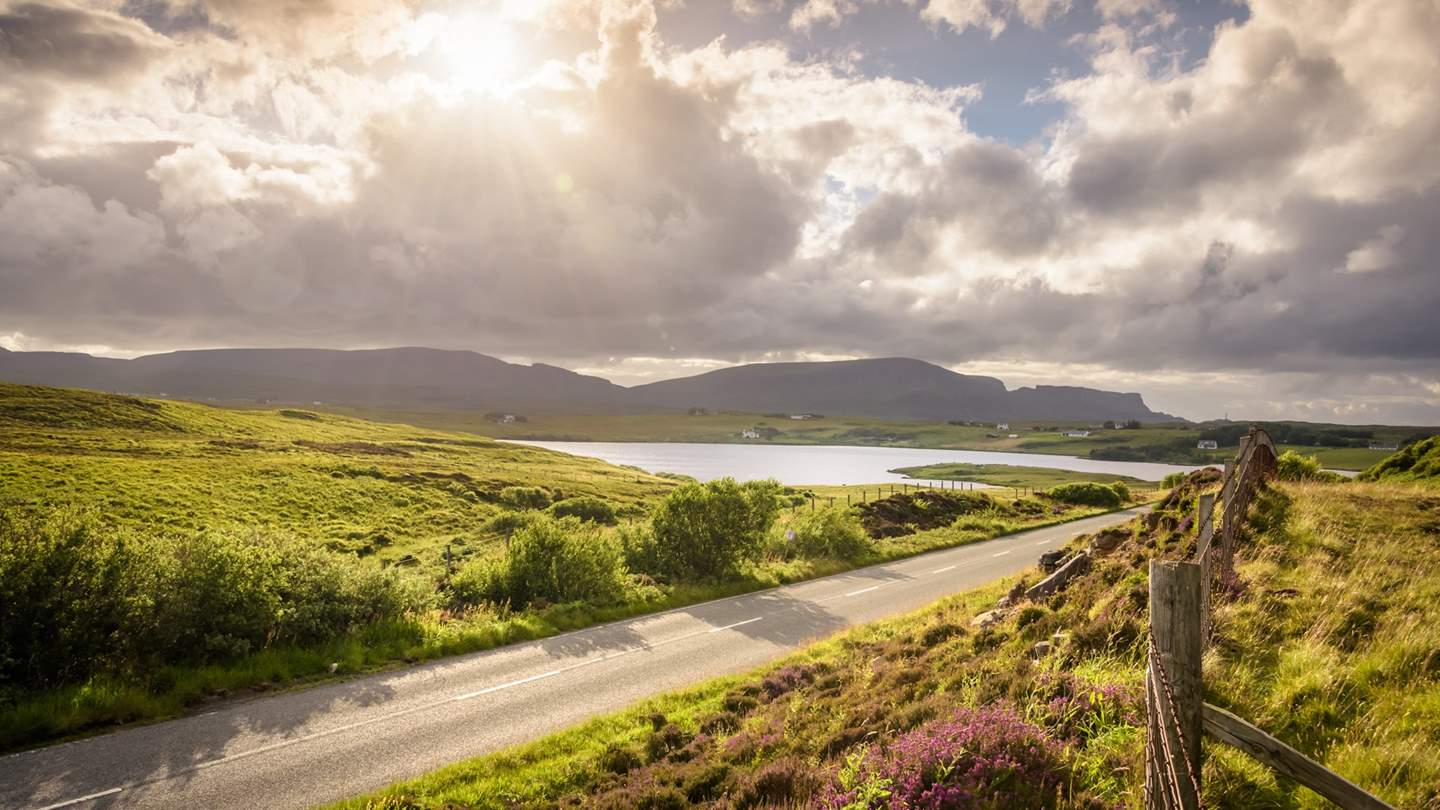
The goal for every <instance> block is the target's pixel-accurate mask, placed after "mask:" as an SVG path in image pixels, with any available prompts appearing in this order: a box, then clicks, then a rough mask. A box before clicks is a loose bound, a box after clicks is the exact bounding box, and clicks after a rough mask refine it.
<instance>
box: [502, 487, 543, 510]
mask: <svg viewBox="0 0 1440 810" xmlns="http://www.w3.org/2000/svg"><path fill="white" fill-rule="evenodd" d="M500 500H502V501H504V502H505V503H508V504H510V505H511V506H513V507H515V508H516V509H544V508H545V507H547V506H549V505H550V493H549V492H547V491H546V490H545V489H544V488H543V487H505V488H504V489H502V490H500Z"/></svg>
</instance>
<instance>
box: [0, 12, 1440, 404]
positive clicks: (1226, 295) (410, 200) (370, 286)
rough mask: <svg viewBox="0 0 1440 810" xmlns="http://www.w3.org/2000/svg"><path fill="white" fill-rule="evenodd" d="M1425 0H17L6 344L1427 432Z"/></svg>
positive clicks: (1432, 379) (1430, 191) (1435, 350)
mask: <svg viewBox="0 0 1440 810" xmlns="http://www.w3.org/2000/svg"><path fill="white" fill-rule="evenodd" d="M1436 42H1440V0H1254V2H1249V3H1242V2H1231V1H1230V0H1221V1H1220V2H1198V1H1197V0H704V2H702V1H701V0H685V2H679V0H467V1H465V2H461V1H460V0H434V1H433V2H432V1H431V0H89V1H88V2H86V1H84V0H67V1H65V2H59V1H56V2H15V0H0V122H3V126H0V347H5V348H9V349H12V350H51V349H58V350H78V351H90V352H93V353H98V354H105V355H111V356H133V355H136V354H141V353H148V352H155V351H168V350H173V349H181V348H202V347H227V346H316V347H331V348H369V347H380V346H396V345H424V346H434V347H440V348H457V349H473V350H476V351H481V352H484V353H487V354H492V355H495V356H499V357H503V358H505V359H509V360H515V361H521V362H537V361H543V362H550V363H554V364H557V365H562V366H565V367H569V368H574V369H577V370H582V371H585V372H587V373H593V374H598V375H601V376H605V377H607V378H610V379H612V380H615V381H616V382H619V383H622V384H633V383H638V382H645V381H650V380H655V379H663V378H666V377H672V376H678V375H682V374H688V373H694V372H697V371H703V370H708V369H712V368H717V367H721V366H725V365H729V364H733V363H739V362H759V361H775V360H806V359H822V360H823V359H842V358H853V357H882V356H910V357H918V358H921V359H925V360H929V361H931V362H935V363H939V364H941V365H944V366H947V367H949V368H952V369H954V370H956V371H960V372H965V373H981V374H989V375H993V376H997V377H999V378H1001V379H1002V380H1004V381H1005V382H1006V383H1007V384H1009V385H1010V386H1011V387H1012V388H1013V387H1016V386H1019V385H1033V384H1037V383H1050V384H1078V385H1088V386H1093V387H1100V388H1107V389H1112V390H1124V391H1139V392H1141V393H1142V394H1144V395H1145V397H1146V401H1147V402H1148V403H1149V404H1150V405H1151V406H1152V407H1154V408H1156V409H1158V410H1163V411H1167V412H1171V413H1175V414H1178V415H1182V416H1186V417H1189V418H1194V419H1205V418H1216V417H1221V416H1225V415H1229V416H1231V417H1234V418H1250V419H1261V418H1265V419H1268V418H1294V419H1308V420H1314V421H1335V422H1350V423H1368V422H1375V423H1408V424H1429V425H1435V424H1440V270H1437V259H1436V257H1437V256H1440V104H1436V103H1435V99H1436V98H1437V95H1440V49H1437V48H1436V47H1435V45H1434V43H1436Z"/></svg>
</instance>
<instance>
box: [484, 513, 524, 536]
mask: <svg viewBox="0 0 1440 810" xmlns="http://www.w3.org/2000/svg"><path fill="white" fill-rule="evenodd" d="M535 518H536V515H535V514H534V513H533V512H501V513H500V514H498V515H496V516H495V517H492V518H490V519H489V520H487V521H485V525H484V530H485V531H487V532H494V533H495V534H498V535H501V536H503V537H505V538H507V539H508V538H509V537H510V535H512V534H514V533H515V532H517V531H519V530H520V527H521V526H524V525H526V524H528V523H529V522H530V521H532V520H534V519H535Z"/></svg>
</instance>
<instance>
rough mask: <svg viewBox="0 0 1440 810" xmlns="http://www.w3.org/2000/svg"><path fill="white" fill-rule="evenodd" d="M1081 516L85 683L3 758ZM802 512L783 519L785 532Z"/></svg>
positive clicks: (893, 541)
mask: <svg viewBox="0 0 1440 810" xmlns="http://www.w3.org/2000/svg"><path fill="white" fill-rule="evenodd" d="M1101 511H1102V510H1099V509H1092V508H1079V507H1071V508H1069V509H1068V510H1067V511H1066V512H1065V513H1063V514H1061V515H1055V514H1046V515H1040V516H1035V517H1028V518H1026V517H977V518H975V519H973V520H969V521H966V522H963V523H959V524H957V525H954V526H948V527H944V528H939V529H932V530H928V531H922V532H917V533H914V534H909V535H904V536H901V537H893V538H888V539H886V540H884V541H883V542H880V543H878V544H876V546H875V548H874V550H873V551H872V552H871V553H869V554H866V555H864V556H863V557H859V558H856V559H851V560H836V559H824V558H820V559H795V560H783V559H767V560H765V561H763V562H762V563H760V564H758V565H755V566H753V567H751V568H750V569H748V570H747V572H746V574H745V575H744V576H743V577H741V578H738V579H732V580H729V581H724V582H718V583H675V584H669V585H654V584H647V585H639V584H637V585H635V586H633V587H632V588H630V589H629V590H628V591H627V593H626V596H625V598H624V600H623V601H621V602H619V603H616V604H609V605H593V604H584V603H567V604H559V605H551V606H547V607H544V608H541V609H529V610H524V611H515V612H512V611H509V610H506V609H503V608H493V607H490V606H484V607H481V608H477V609H475V610H472V611H469V612H468V613H465V614H461V615H455V614H451V613H448V612H445V611H439V610H436V611H431V612H429V613H426V614H425V615H422V616H417V617H413V618H411V619H408V620H403V621H402V620H396V621H386V622H381V623H377V624H373V625H370V626H368V627H364V628H361V629H360V630H359V631H358V632H355V633H353V634H351V635H348V636H345V637H343V638H339V639H335V640H333V641H329V642H326V643H323V644H319V645H314V646H307V647H287V646H279V647H272V648H269V649H266V650H263V651H261V652H257V653H253V654H250V655H246V656H243V657H240V658H238V659H236V660H234V661H231V662H228V663H223V664H213V665H208V666H169V667H163V668H159V669H156V670H154V671H151V672H148V673H145V676H144V677H137V676H134V675H129V676H110V675H101V676H96V677H93V678H91V679H89V680H88V681H86V682H85V683H83V684H79V685H74V686H66V687H61V688H57V689H50V690H44V691H42V692H38V693H35V692H31V693H21V694H16V695H13V696H11V697H10V698H9V699H8V700H4V701H3V702H0V750H6V749H14V748H19V747H25V746H33V745H37V744H41V743H45V742H51V741H55V740H58V739H64V738H67V737H73V736H76V735H81V734H87V733H96V732H99V731H105V730H109V729H112V728H114V727H116V726H118V725H122V724H126V723H133V722H151V721H156V720H162V719H168V718H173V717H177V716H180V715H183V714H184V713H185V712H187V711H188V710H190V709H191V708H193V707H194V706H196V705H199V704H204V703H206V702H208V701H213V700H216V699H224V698H228V697H237V696H245V695H253V694H257V693H264V692H269V691H274V690H279V689H286V688H295V687H298V686H303V685H308V684H312V683H316V682H319V681H324V680H328V679H333V678H337V677H348V676H353V675H356V674H361V673H367V672H375V671H379V670H383V669H388V668H394V667H398V666H404V665H409V664H414V663H418V662H421V661H426V660H432V659H436V658H441V657H445V656H452V655H458V654H462V653H469V652H477V651H482V650H487V649H492V648H495V647H499V646H503V645H506V644H513V643H516V642H522V641H530V640H535V639H540V638H545V637H547V636H552V635H556V634H559V633H563V632H568V631H571V630H577V629H581V628H584V627H589V626H593V625H596V624H602V623H605V622H610V621H617V620H620V619H625V618H630V617H633V616H638V615H643V614H647V613H653V612H657V611H663V610H669V609H672V608H679V607H685V606H687V605H693V604H697V603H700V602H705V601H709V600H712V599H718V598H723V597H726V596H734V595H738V594H742V593H749V592H752V591H757V590H763V589H766V588H772V587H777V586H779V585H784V584H788V583H792V582H799V581H803V580H807V579H812V578H815V577H821V576H827V575H830V574H835V573H840V572H843V571H847V570H851V569H854V568H859V567H864V566H868V565H874V564H877V563H882V562H886V561H889V560H895V559H900V558H904V557H908V556H913V555H915V554H921V553H924V552H927V551H932V550H936V549H941V548H949V547H954V546H959V545H964V544H967V543H973V542H979V541H982V540H987V539H991V538H994V537H998V536H1001V535H1005V534H1011V533H1014V532H1017V531H1023V530H1026V529H1032V528H1039V527H1042V526H1049V525H1054V524H1056V523H1062V522H1066V521H1070V520H1078V519H1080V518H1083V517H1088V516H1090V515H1094V514H1099V513H1100V512H1101ZM791 517H793V513H791V512H789V511H787V512H785V513H783V515H782V519H781V522H780V526H781V527H782V528H781V529H780V531H783V526H784V524H785V522H786V521H788V520H789V519H790V518H791Z"/></svg>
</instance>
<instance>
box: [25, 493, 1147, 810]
mask: <svg viewBox="0 0 1440 810" xmlns="http://www.w3.org/2000/svg"><path fill="white" fill-rule="evenodd" d="M1138 511H1139V510H1132V511H1128V512H1116V513H1112V514H1108V515H1100V516H1096V517H1092V518H1086V519H1084V520H1079V521H1076V522H1073V523H1067V524H1063V525H1059V526H1052V527H1049V528H1044V529H1034V530H1031V531H1027V532H1022V533H1020V534H1015V535H1010V536H1008V537H1002V538H998V539H995V540H990V541H986V542H983V543H976V544H973V545H968V546H962V547H960V548H954V549H947V550H944V551H936V552H931V553H928V554H923V555H920V556H918V557H911V558H909V559H905V560H897V561H895V562H891V563H885V564H883V565H877V566H873V567H870V568H864V569H860V570H856V571H851V572H849V573H845V574H838V575H835V576H831V577H825V578H823V579H815V580H810V581H808V582H800V583H796V584H794V585H787V586H785V587H782V588H775V589H772V590H768V591H759V592H756V593H750V594H745V595H742V596H735V597H730V598H727V599H720V600H716V601H713V602H707V603H704V604H700V605H694V606H692V607H688V608H680V609H677V610H671V611H667V612H665V613H657V614H652V615H648V616H639V617H636V618H633V619H628V620H625V621H621V622H616V623H613V624H607V625H601V626H597V627H592V628H589V629H585V630H578V631H575V632H572V633H567V634H565V635H561V636H555V637H553V638H549V639H543V640H540V641H533V642H527V643H524V644H515V645H512V646H509V647H503V648H500V649H496V650H490V651H487V652H482V653H474V654H470V655H464V656H457V657H454V658H447V659H445V660H442V661H437V662H434V663H429V664H423V665H420V666H415V667H412V668H408V669H404V670H399V671H394V672H386V673H381V674H377V675H371V676H367V677H363V678H358V679H355V680H351V681H346V682H343V683H336V684H331V685H327V686H319V687H315V688H311V689H305V690H298V691H293V692H288V693H282V694H277V695H274V696H269V697H263V698H256V699H252V700H247V701H243V702H236V703H232V704H228V705H226V706H224V707H222V708H219V709H217V710H215V711H211V712H206V713H204V714H200V715H196V716H193V717H186V718H182V719H179V720H172V721H167V722H164V723H157V724H153V725H148V726H140V727H136V728H131V729H125V730H121V731H117V732H113V733H110V734H106V735H104V736H99V737H91V738H87V739H83V740H77V741H74V742H69V743H63V744H61V745H55V746H51V747H48V748H40V749H36V750H33V751H26V752H22V753H18V754H12V755H9V756H6V757H3V758H0V807H3V808H34V809H35V810H41V808H44V809H45V810H58V809H59V808H62V807H63V808H76V810H87V809H88V808H122V807H126V808H128V807H145V808H208V810H228V808H236V809H237V810H256V809H257V808H275V809H276V810H283V808H302V807H310V806H313V805H315V804H319V803H324V802H330V801H335V800H338V799H343V798H346V797H349V796H354V795H356V794H359V793H363V792H366V791H370V790H374V789H375V788H379V787H382V786H384V785H387V784H390V783H391V782H395V781H398V780H401V779H406V778H410V777H414V776H418V775H420V774H422V773H425V772H427V771H430V770H433V769H435V768H437V767H439V766H442V765H446V764H449V763H451V762H455V761H458V760H462V759H465V758H468V757H473V756H475V755H477V754H483V753H486V752H490V751H496V750H499V749H502V748H505V747H508V746H511V745H515V744H517V743H522V742H526V741H528V740H533V739H536V738H538V737H540V736H542V735H544V734H546V733H548V732H552V731H557V730H559V729H562V728H565V727H567V726H570V725H573V724H575V723H577V722H580V721H582V720H585V719H587V718H590V717H593V716H595V715H597V714H602V713H605V712H610V711H614V710H617V709H621V708H624V707H625V706H627V705H629V704H631V703H633V702H635V701H636V700H639V699H641V698H644V697H647V696H650V695H654V694H656V693H659V692H664V691H666V690H670V689H674V688H677V687H681V686H685V685H687V684H693V683H695V682H697V681H702V680H704V679H707V678H711V677H714V676H717V675H725V674H730V673H735V672H741V671H744V670H747V669H750V668H752V667H755V666H757V665H759V664H763V663H765V662H766V661H769V660H772V659H775V658H777V657H779V656H781V655H784V654H785V653H787V652H789V651H791V650H794V649H796V648H797V647H800V646H803V645H804V644H806V643H807V642H810V641H814V640H816V639H818V638H821V637H824V636H828V635H830V634H832V633H834V632H835V631H837V630H841V629H843V628H846V627H849V626H852V625H858V624H864V623H866V622H873V621H876V620H877V619H883V618H885V617H888V616H894V615H896V614H900V613H905V612H907V611H911V610H915V609H917V608H920V607H923V606H924V605H927V604H929V603H931V602H933V601H935V600H936V599H939V598H941V597H943V596H946V595H948V594H952V593H955V592H957V591H961V590H965V589H968V588H972V587H975V586H977V585H981V584H984V583H986V582H989V581H991V580H994V579H998V578H1000V577H1003V576H1007V575H1010V574H1014V573H1017V572H1019V571H1021V570H1023V569H1025V568H1027V567H1029V566H1030V565H1032V564H1033V563H1034V562H1035V559H1036V557H1038V556H1039V555H1040V553H1042V552H1043V551H1047V550H1049V549H1053V548H1057V547H1059V546H1061V545H1063V544H1064V543H1065V541H1067V540H1068V539H1069V538H1070V537H1072V536H1074V535H1075V534H1077V533H1080V532H1093V531H1095V530H1097V529H1099V528H1101V527H1104V526H1107V525H1111V524H1114V523H1119V522H1121V521H1124V520H1127V519H1129V518H1130V517H1133V516H1134V515H1136V514H1138Z"/></svg>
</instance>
